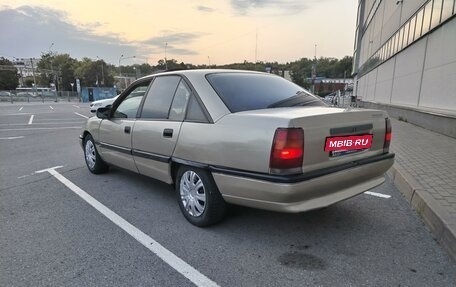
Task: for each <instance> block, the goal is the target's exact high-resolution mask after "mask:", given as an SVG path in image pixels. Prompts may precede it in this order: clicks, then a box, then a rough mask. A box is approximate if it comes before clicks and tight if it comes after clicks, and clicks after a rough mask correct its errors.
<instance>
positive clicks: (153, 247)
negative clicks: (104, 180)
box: [35, 166, 218, 287]
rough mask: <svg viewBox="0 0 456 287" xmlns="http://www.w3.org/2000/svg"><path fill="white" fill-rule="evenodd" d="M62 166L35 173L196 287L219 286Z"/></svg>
mask: <svg viewBox="0 0 456 287" xmlns="http://www.w3.org/2000/svg"><path fill="white" fill-rule="evenodd" d="M59 167H61V166H56V167H51V168H47V169H43V170H39V171H36V172H35V173H43V172H49V173H50V174H51V175H52V176H54V177H55V178H56V179H57V180H58V181H60V182H61V183H63V184H64V185H65V186H66V187H68V188H69V189H70V190H71V191H73V192H74V193H75V194H77V195H78V196H79V197H81V198H82V199H83V200H84V201H85V202H87V203H88V204H90V205H91V206H92V207H93V208H95V209H96V210H98V211H99V212H100V213H101V214H103V215H104V216H106V217H107V218H108V219H109V220H111V222H113V223H114V224H115V225H117V226H118V227H120V228H121V229H122V230H124V231H125V232H127V233H128V234H129V235H130V236H132V237H133V238H134V239H136V240H137V241H138V242H139V243H141V244H142V245H144V246H145V247H146V248H147V249H149V250H150V251H152V253H154V254H155V255H157V256H158V257H159V258H161V259H162V260H163V261H164V262H165V263H167V264H168V265H169V266H171V267H172V268H174V269H175V270H176V271H177V272H179V273H180V274H182V275H183V276H184V277H186V278H187V279H188V280H190V281H191V282H193V283H194V284H195V285H196V286H214V287H215V286H218V285H217V283H215V282H214V281H212V280H211V279H209V278H208V277H206V276H205V275H203V274H202V273H200V272H199V271H198V270H196V269H195V268H193V267H192V266H190V265H189V264H188V263H186V262H185V261H183V260H182V259H180V258H179V257H177V256H176V255H175V254H174V253H172V252H171V251H169V250H168V249H166V248H165V247H164V246H163V245H161V244H160V243H158V242H157V241H155V240H154V239H152V238H151V237H150V236H149V235H147V234H145V233H144V232H142V231H141V230H139V229H138V228H136V227H135V226H133V225H132V224H131V223H129V222H128V221H126V220H125V219H123V218H122V217H120V216H119V215H118V214H117V213H115V212H114V211H112V210H110V209H109V208H107V207H106V206H105V205H103V204H102V203H100V202H99V201H97V200H96V199H95V198H93V197H92V196H91V195H89V194H88V193H86V192H85V191H84V190H82V189H81V188H79V187H78V186H77V185H75V184H74V183H72V182H71V181H69V180H68V179H67V178H65V177H64V176H63V175H61V174H60V173H58V172H57V171H56V170H55V169H57V168H59Z"/></svg>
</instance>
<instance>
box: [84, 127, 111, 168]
mask: <svg viewBox="0 0 456 287" xmlns="http://www.w3.org/2000/svg"><path fill="white" fill-rule="evenodd" d="M84 158H85V162H86V165H87V168H88V169H89V171H90V172H91V173H94V174H100V173H104V172H106V171H108V169H109V167H108V165H107V164H106V163H105V162H104V161H103V159H102V158H101V156H100V154H99V153H98V151H97V148H96V147H95V141H94V140H93V138H92V136H91V135H90V134H88V135H87V136H86V137H85V138H84Z"/></svg>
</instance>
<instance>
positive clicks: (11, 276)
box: [0, 103, 456, 286]
mask: <svg viewBox="0 0 456 287" xmlns="http://www.w3.org/2000/svg"><path fill="white" fill-rule="evenodd" d="M89 116H91V114H90V112H89V107H88V104H81V103H34V104H27V103H25V104H22V105H21V104H19V103H18V104H1V105H0V159H1V160H0V162H1V164H0V174H1V175H0V248H1V250H0V252H1V253H0V254H1V256H0V286H30V285H33V286H45V285H46V286H126V285H128V286H194V283H192V282H199V283H197V285H201V286H204V285H208V286H209V285H211V284H212V285H215V286H216V285H219V286H308V285H311V286H314V285H318V286H361V285H362V286H454V285H455V282H456V268H455V264H454V262H453V261H451V259H450V258H449V257H448V256H447V255H446V254H445V253H444V252H443V251H442V249H441V247H440V246H439V245H438V244H437V243H436V242H435V241H434V240H433V239H432V236H431V234H430V233H429V231H428V230H427V229H426V227H425V226H424V225H423V223H422V222H421V221H420V219H419V218H418V217H417V215H416V213H415V212H414V211H412V210H411V208H410V206H409V205H408V203H407V202H406V201H405V199H404V198H403V196H402V194H401V193H399V192H398V191H397V189H396V188H395V187H394V185H393V184H392V183H391V181H390V180H389V179H388V178H387V181H386V183H385V184H383V185H382V186H380V187H378V188H376V189H373V190H371V192H372V193H371V194H361V195H359V196H357V197H355V198H352V199H350V200H347V201H344V202H342V203H339V204H337V205H334V206H332V207H329V208H325V209H322V210H317V211H312V212H307V213H301V214H281V213H274V212H268V211H261V210H254V209H249V208H244V207H232V208H231V209H230V213H229V216H228V217H227V218H226V220H225V221H223V222H222V223H220V224H218V225H216V226H213V227H210V228H204V229H202V228H197V227H195V226H193V225H191V224H190V223H188V222H187V221H186V220H185V218H184V217H183V216H182V215H181V213H180V210H179V208H178V205H177V201H176V199H175V196H174V191H173V189H172V188H171V187H170V186H168V185H166V184H162V183H160V182H157V181H154V180H151V179H148V178H145V177H143V176H139V175H135V174H133V173H129V172H125V171H121V170H118V169H111V171H110V172H109V173H107V174H103V175H98V176H96V175H93V174H91V173H90V172H89V171H88V170H87V168H86V166H85V163H84V159H83V152H82V149H81V147H80V146H79V143H78V136H79V134H80V127H81V126H82V123H83V122H84V121H85V118H86V117H89ZM53 167H56V168H55V169H51V170H50V171H51V172H49V171H46V170H47V169H49V168H53ZM43 170H44V172H39V173H37V171H43ZM56 174H58V175H59V176H56ZM80 191H82V193H84V194H87V195H89V196H90V198H92V199H93V200H95V201H96V202H97V204H99V205H96V206H98V208H96V207H94V206H93V205H90V204H89V203H88V202H87V200H84V199H83V198H82V197H81V193H80V194H79V195H78V194H77V192H80ZM92 203H93V202H92ZM100 206H103V207H104V208H105V209H103V207H100ZM100 210H102V211H103V210H104V211H105V214H106V212H108V213H109V212H112V214H115V216H118V218H117V217H116V218H117V219H115V220H123V221H125V222H128V223H129V224H131V225H132V226H133V228H134V230H133V229H131V228H130V229H128V228H127V231H129V232H127V231H125V229H122V226H123V227H125V224H126V223H122V224H124V225H122V224H121V225H119V224H117V225H116V223H115V222H116V221H115V220H114V219H113V218H112V217H111V218H110V217H109V216H108V217H107V216H105V215H103V214H102V213H101V212H100ZM109 214H111V213H109ZM138 234H139V235H138ZM144 238H145V240H146V241H147V240H153V241H148V242H149V243H150V245H152V247H148V248H146V247H145V246H144V245H143V244H144V241H143V242H141V240H143V239H144ZM142 243H143V244H142ZM156 246H158V249H157V247H156ZM160 246H161V247H163V249H160V248H161V247H160ZM157 250H159V251H157ZM160 250H162V251H163V250H164V251H163V252H164V253H160ZM157 254H158V255H157ZM163 254H165V255H163ZM173 256H174V257H173ZM176 258H177V259H176ZM176 260H181V261H176ZM189 278H190V279H189ZM192 278H193V280H192ZM194 278H196V279H194ZM197 280H200V281H197Z"/></svg>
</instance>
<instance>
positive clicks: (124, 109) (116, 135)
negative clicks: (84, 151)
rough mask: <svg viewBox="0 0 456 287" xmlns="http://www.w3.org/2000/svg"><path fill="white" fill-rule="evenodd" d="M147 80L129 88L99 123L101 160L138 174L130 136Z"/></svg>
mask: <svg viewBox="0 0 456 287" xmlns="http://www.w3.org/2000/svg"><path fill="white" fill-rule="evenodd" d="M150 81H151V80H150V79H149V80H144V81H140V82H138V83H135V84H133V85H132V86H130V87H129V88H128V89H127V91H126V92H125V93H124V94H122V95H121V96H120V97H121V98H122V101H121V102H120V103H116V105H115V106H113V109H112V110H111V112H110V116H109V118H108V119H104V120H102V121H101V123H100V133H99V138H100V146H101V153H102V155H103V159H104V160H105V161H106V162H108V163H110V164H113V165H116V166H119V167H122V168H125V169H128V170H131V171H134V172H138V170H137V168H136V166H135V163H134V161H133V157H132V154H131V149H132V148H131V134H132V130H133V128H134V125H135V121H136V117H137V113H138V109H139V106H140V104H141V102H142V99H143V97H144V94H145V92H146V91H147V88H148V86H149V84H150Z"/></svg>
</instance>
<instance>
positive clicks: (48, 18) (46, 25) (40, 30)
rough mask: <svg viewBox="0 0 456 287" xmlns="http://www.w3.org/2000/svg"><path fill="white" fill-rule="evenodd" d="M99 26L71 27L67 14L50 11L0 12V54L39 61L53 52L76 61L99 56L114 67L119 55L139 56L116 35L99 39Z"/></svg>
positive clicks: (21, 9)
mask: <svg viewBox="0 0 456 287" xmlns="http://www.w3.org/2000/svg"><path fill="white" fill-rule="evenodd" d="M102 25H103V24H102V23H97V22H95V23H88V24H74V23H72V22H71V21H70V20H69V19H68V15H67V13H65V12H63V11H59V10H54V9H51V8H47V7H46V8H44V7H35V6H33V7H32V6H22V7H19V8H16V9H11V8H3V10H0V42H1V43H2V47H1V49H0V50H1V53H4V54H5V55H6V56H8V57H18V58H22V57H24V58H28V57H39V56H40V55H41V53H47V52H48V50H49V48H50V46H51V43H54V45H53V46H52V51H54V52H58V53H68V54H70V55H71V56H72V57H75V58H83V57H89V58H93V59H95V58H96V57H97V56H99V57H100V58H101V59H104V60H105V61H107V62H110V63H113V64H116V63H117V62H118V59H119V57H120V55H121V54H125V55H138V52H139V51H140V49H139V48H140V47H139V46H138V45H137V43H133V42H129V41H126V40H124V39H122V38H121V37H120V35H117V34H107V35H98V34H96V33H95V32H94V30H93V29H95V28H96V27H99V26H102Z"/></svg>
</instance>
